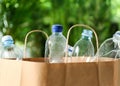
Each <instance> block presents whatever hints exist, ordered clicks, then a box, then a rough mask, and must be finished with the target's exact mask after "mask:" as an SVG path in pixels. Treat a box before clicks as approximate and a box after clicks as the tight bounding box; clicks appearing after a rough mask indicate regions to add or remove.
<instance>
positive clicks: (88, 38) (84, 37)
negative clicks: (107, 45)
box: [81, 35, 91, 40]
mask: <svg viewBox="0 0 120 86" xmlns="http://www.w3.org/2000/svg"><path fill="white" fill-rule="evenodd" d="M81 38H82V39H85V40H91V37H89V36H84V35H82V37H81Z"/></svg>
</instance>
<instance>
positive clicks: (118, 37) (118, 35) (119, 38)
mask: <svg viewBox="0 0 120 86" xmlns="http://www.w3.org/2000/svg"><path fill="white" fill-rule="evenodd" d="M113 41H114V42H118V41H120V31H117V32H116V33H115V34H114V35H113Z"/></svg>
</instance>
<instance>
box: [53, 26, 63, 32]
mask: <svg viewBox="0 0 120 86" xmlns="http://www.w3.org/2000/svg"><path fill="white" fill-rule="evenodd" d="M62 29H63V27H62V25H59V24H54V25H52V32H62Z"/></svg>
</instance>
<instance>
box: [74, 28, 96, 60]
mask: <svg viewBox="0 0 120 86" xmlns="http://www.w3.org/2000/svg"><path fill="white" fill-rule="evenodd" d="M91 38H92V31H91V30H86V29H84V30H83V32H82V37H81V38H80V39H79V40H78V41H77V42H76V44H75V45H74V48H73V53H72V56H74V57H82V58H83V57H93V56H94V46H93V43H92V41H91Z"/></svg>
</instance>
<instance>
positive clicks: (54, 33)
mask: <svg viewBox="0 0 120 86" xmlns="http://www.w3.org/2000/svg"><path fill="white" fill-rule="evenodd" d="M52 34H53V35H62V32H52Z"/></svg>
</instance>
